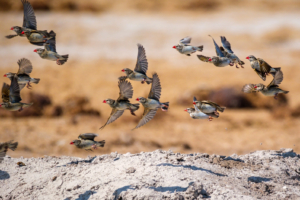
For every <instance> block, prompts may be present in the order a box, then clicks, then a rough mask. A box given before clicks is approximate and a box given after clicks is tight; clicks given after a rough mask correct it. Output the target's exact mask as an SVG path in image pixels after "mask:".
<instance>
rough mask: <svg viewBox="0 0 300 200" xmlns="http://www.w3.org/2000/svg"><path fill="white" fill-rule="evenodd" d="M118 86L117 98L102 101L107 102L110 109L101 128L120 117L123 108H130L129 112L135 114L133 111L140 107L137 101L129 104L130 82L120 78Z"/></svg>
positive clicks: (131, 92)
mask: <svg viewBox="0 0 300 200" xmlns="http://www.w3.org/2000/svg"><path fill="white" fill-rule="evenodd" d="M118 86H119V89H120V93H119V98H118V99H117V100H113V99H105V100H104V101H103V103H106V104H108V105H109V106H110V107H111V108H112V111H111V113H110V116H109V118H108V120H107V122H106V123H105V124H104V125H103V126H102V127H101V128H100V129H103V128H104V127H105V126H106V125H108V124H110V123H112V122H114V121H115V120H116V119H118V118H119V117H121V115H122V114H123V113H124V110H130V113H131V114H132V115H134V116H135V113H134V112H135V111H136V110H138V109H139V107H140V105H139V104H138V103H137V104H131V103H130V101H129V100H128V99H130V98H132V95H133V89H132V85H131V83H130V82H128V81H125V80H121V81H119V84H118Z"/></svg>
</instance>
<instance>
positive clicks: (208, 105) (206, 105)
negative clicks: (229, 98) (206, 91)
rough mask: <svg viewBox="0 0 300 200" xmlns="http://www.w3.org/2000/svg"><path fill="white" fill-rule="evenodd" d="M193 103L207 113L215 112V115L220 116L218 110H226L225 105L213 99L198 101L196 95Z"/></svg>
mask: <svg viewBox="0 0 300 200" xmlns="http://www.w3.org/2000/svg"><path fill="white" fill-rule="evenodd" d="M193 104H194V105H195V106H196V107H197V108H198V109H199V110H200V111H202V112H203V113H205V114H211V113H214V114H215V115H217V116H219V113H218V111H220V112H224V110H225V107H221V106H219V105H218V104H216V103H215V102H212V101H206V100H204V101H197V99H196V97H194V101H193Z"/></svg>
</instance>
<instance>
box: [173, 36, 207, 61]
mask: <svg viewBox="0 0 300 200" xmlns="http://www.w3.org/2000/svg"><path fill="white" fill-rule="evenodd" d="M191 40H192V38H191V37H185V38H183V39H181V40H180V41H179V44H177V45H176V46H173V48H174V49H176V50H177V51H178V52H179V53H181V54H185V55H187V56H190V55H191V54H192V53H195V52H196V51H203V45H201V46H192V45H189V43H191Z"/></svg>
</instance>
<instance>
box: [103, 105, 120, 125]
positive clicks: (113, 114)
mask: <svg viewBox="0 0 300 200" xmlns="http://www.w3.org/2000/svg"><path fill="white" fill-rule="evenodd" d="M123 113H124V110H117V109H115V108H114V109H112V111H111V113H110V116H109V118H108V120H107V122H106V123H105V124H104V125H103V126H102V127H101V128H100V129H103V128H104V127H105V126H106V125H108V124H110V123H112V122H114V121H116V119H118V118H119V117H121V115H123Z"/></svg>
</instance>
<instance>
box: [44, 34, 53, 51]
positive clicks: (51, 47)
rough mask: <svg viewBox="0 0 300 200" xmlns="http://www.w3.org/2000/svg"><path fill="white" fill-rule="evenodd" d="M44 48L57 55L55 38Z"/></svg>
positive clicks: (46, 43) (48, 41)
mask: <svg viewBox="0 0 300 200" xmlns="http://www.w3.org/2000/svg"><path fill="white" fill-rule="evenodd" d="M44 47H45V49H46V50H47V51H52V52H55V53H56V41H55V37H52V38H51V39H49V40H47V41H46V42H45V43H44Z"/></svg>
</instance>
